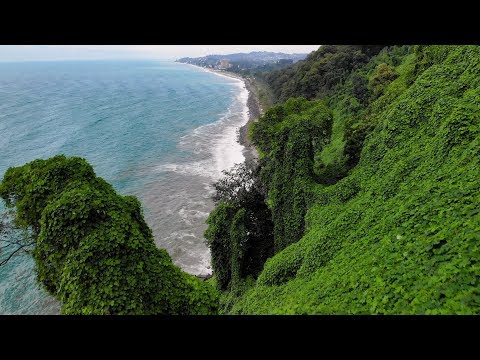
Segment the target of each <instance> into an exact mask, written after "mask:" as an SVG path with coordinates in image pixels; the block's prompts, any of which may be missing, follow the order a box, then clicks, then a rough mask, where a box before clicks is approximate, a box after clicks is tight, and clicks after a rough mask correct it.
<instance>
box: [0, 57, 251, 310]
mask: <svg viewBox="0 0 480 360" xmlns="http://www.w3.org/2000/svg"><path fill="white" fill-rule="evenodd" d="M246 100H247V91H246V90H245V88H244V84H243V83H242V82H241V81H239V80H236V79H232V78H228V77H224V76H220V75H217V74H213V73H211V72H207V71H205V70H203V69H200V68H196V67H193V66H189V65H184V64H178V63H174V62H159V61H141V62H139V61H135V62H133V61H117V62H115V61H88V62H73V61H69V62H25V63H3V64H1V63H0V177H3V174H4V173H5V171H6V170H7V168H8V167H10V166H18V165H23V164H24V163H26V162H28V161H31V160H34V159H37V158H48V157H50V156H53V155H56V154H65V155H70V156H81V157H84V158H86V159H87V161H88V162H90V164H92V165H93V167H94V169H95V171H96V173H97V175H99V176H101V177H103V178H104V179H106V180H107V181H109V182H110V183H112V184H113V185H114V186H115V188H116V189H117V191H118V192H119V193H121V194H128V195H135V196H137V197H138V198H139V199H140V201H141V202H142V205H143V207H144V212H145V217H146V220H147V222H148V223H149V225H150V227H151V228H152V230H153V232H154V235H155V241H156V243H157V245H158V246H160V247H163V248H166V249H167V250H168V251H169V253H170V254H171V255H172V257H173V259H174V261H175V262H176V263H177V264H178V265H179V266H181V267H182V268H183V269H184V270H185V271H188V272H190V273H193V274H200V273H208V272H210V269H209V261H210V260H209V253H208V249H207V247H206V246H205V244H204V240H203V231H204V230H205V228H206V225H205V224H204V222H205V219H206V217H207V216H208V212H209V211H210V210H211V209H212V208H213V204H212V202H211V200H210V195H211V193H212V188H211V183H212V182H213V181H214V180H215V179H217V178H218V177H219V176H220V175H221V171H222V170H224V169H227V168H229V167H231V166H232V165H233V164H235V163H239V162H242V161H243V155H242V147H241V146H240V145H239V144H238V143H237V142H236V136H237V129H238V127H239V126H241V125H243V124H244V123H245V122H246V121H247V112H246V110H247V109H246ZM2 211H4V207H3V204H0V213H1V212H2ZM57 312H58V304H57V303H56V302H55V301H54V300H53V299H52V298H50V297H49V296H48V295H47V294H45V292H44V291H43V290H42V289H40V288H39V287H38V285H36V284H35V279H34V274H33V261H32V260H31V259H30V258H29V257H28V256H22V257H18V258H15V259H14V261H12V262H10V263H9V264H8V265H6V266H4V267H0V314H48V313H57Z"/></svg>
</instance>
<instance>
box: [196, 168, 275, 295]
mask: <svg viewBox="0 0 480 360" xmlns="http://www.w3.org/2000/svg"><path fill="white" fill-rule="evenodd" d="M260 168H261V167H260V165H259V164H258V163H256V162H255V161H250V162H246V163H243V164H237V165H236V166H235V167H234V168H233V169H231V170H229V171H224V172H223V173H224V177H223V178H222V179H220V180H219V181H218V182H216V183H215V184H214V188H215V190H216V193H215V194H214V196H213V200H214V201H215V203H216V204H217V207H216V209H215V210H214V211H213V212H212V213H211V214H210V216H209V217H208V219H207V223H208V225H209V226H208V228H207V230H206V231H205V238H206V239H207V244H208V246H209V248H210V251H211V255H212V268H213V271H214V274H215V277H216V279H217V285H218V287H219V288H220V289H222V290H226V289H227V288H228V287H229V286H230V285H231V284H232V282H233V283H238V282H239V281H241V280H242V279H246V278H247V277H249V276H251V277H253V278H256V277H257V276H258V274H259V273H260V271H261V270H262V269H263V264H264V263H265V261H266V260H267V259H268V258H269V257H270V256H272V255H273V223H272V219H271V218H272V215H271V212H270V209H269V208H268V207H267V205H266V203H265V194H266V192H265V187H264V185H263V183H262V182H261V180H260V177H259V174H260Z"/></svg>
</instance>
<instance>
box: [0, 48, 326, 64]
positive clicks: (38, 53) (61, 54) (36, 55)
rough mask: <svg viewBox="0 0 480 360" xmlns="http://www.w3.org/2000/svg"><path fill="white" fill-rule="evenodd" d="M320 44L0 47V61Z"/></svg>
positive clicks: (164, 56)
mask: <svg viewBox="0 0 480 360" xmlns="http://www.w3.org/2000/svg"><path fill="white" fill-rule="evenodd" d="M319 46H320V45H0V61H29V60H87V59H91V60H95V59H160V60H175V59H177V58H180V57H185V56H190V57H198V56H204V55H210V54H232V53H236V52H250V51H275V52H285V53H309V52H311V51H313V50H316V49H318V47H319Z"/></svg>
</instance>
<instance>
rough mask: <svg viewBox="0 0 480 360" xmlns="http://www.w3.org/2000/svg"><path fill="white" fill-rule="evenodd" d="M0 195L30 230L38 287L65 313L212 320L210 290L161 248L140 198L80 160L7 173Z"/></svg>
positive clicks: (49, 162)
mask: <svg viewBox="0 0 480 360" xmlns="http://www.w3.org/2000/svg"><path fill="white" fill-rule="evenodd" d="M0 197H2V198H3V199H4V200H5V201H6V203H7V205H8V206H9V207H16V223H17V225H18V226H22V227H25V228H27V227H28V228H31V229H32V231H33V234H34V239H35V246H34V250H33V257H34V260H35V265H36V266H35V269H36V274H37V279H38V281H39V282H40V283H41V284H42V285H43V286H44V287H45V289H47V290H48V292H49V293H50V294H52V295H53V296H55V297H56V298H57V299H58V300H60V302H61V303H62V313H64V314H209V313H215V312H216V308H217V303H218V300H217V294H216V292H215V290H214V289H213V287H211V286H210V285H208V284H205V283H202V282H200V281H199V280H198V279H197V278H195V277H194V276H192V275H189V274H186V273H184V272H182V271H181V270H180V269H179V268H178V267H177V266H175V265H174V264H173V263H172V260H171V258H170V256H169V255H168V253H167V252H166V251H165V250H163V249H158V248H156V246H155V244H154V242H153V236H152V232H151V230H150V229H149V227H148V226H147V224H146V223H145V221H144V219H143V215H142V210H141V206H140V203H139V202H138V200H137V199H136V198H135V197H132V196H121V195H118V194H117V193H116V192H115V190H114V189H113V187H112V186H111V185H110V184H108V183H107V182H106V181H104V180H103V179H101V178H99V177H97V176H96V175H95V173H94V171H93V168H92V167H91V166H90V165H89V164H88V163H87V162H86V161H85V160H84V159H81V158H76V157H71V158H67V157H65V156H55V157H53V158H50V159H48V160H35V161H32V162H30V163H28V164H26V165H24V166H21V167H16V168H10V169H8V170H7V172H6V173H5V176H4V178H3V181H2V183H1V185H0Z"/></svg>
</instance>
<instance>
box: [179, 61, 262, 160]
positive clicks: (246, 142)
mask: <svg viewBox="0 0 480 360" xmlns="http://www.w3.org/2000/svg"><path fill="white" fill-rule="evenodd" d="M183 64H185V63H183ZM186 65H191V66H195V67H196V68H200V69H203V70H205V71H209V72H212V73H215V74H217V75H221V76H227V77H230V78H234V79H237V80H241V81H243V83H244V84H245V88H246V89H247V91H248V98H247V104H246V105H247V109H248V120H247V122H246V123H245V124H244V125H242V126H240V127H239V128H238V138H237V142H238V143H239V144H240V145H242V146H243V150H242V154H243V156H244V157H245V162H250V161H252V160H256V159H258V152H257V149H256V148H255V146H254V145H253V144H252V142H251V141H250V139H249V137H248V130H249V128H250V125H251V124H252V123H253V122H255V121H256V120H257V119H258V118H259V117H260V116H261V115H263V109H262V106H261V105H260V99H259V96H258V90H257V87H256V86H255V82H254V80H253V79H251V78H249V77H243V76H241V75H238V74H236V73H233V72H229V71H224V70H218V69H210V68H205V67H202V66H198V65H194V64H186Z"/></svg>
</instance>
